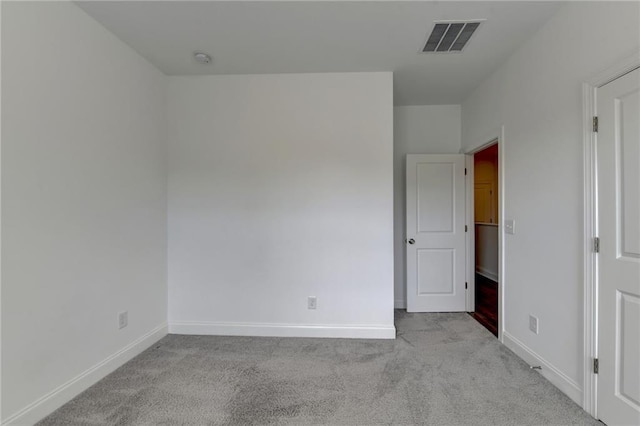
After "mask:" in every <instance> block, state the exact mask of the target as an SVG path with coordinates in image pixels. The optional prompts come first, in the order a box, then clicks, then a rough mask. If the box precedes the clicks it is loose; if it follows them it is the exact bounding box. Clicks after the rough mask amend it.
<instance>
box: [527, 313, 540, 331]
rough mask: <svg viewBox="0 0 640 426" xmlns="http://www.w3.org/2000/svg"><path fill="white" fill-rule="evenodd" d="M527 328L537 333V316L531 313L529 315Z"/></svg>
mask: <svg viewBox="0 0 640 426" xmlns="http://www.w3.org/2000/svg"><path fill="white" fill-rule="evenodd" d="M529 330H531V331H532V332H534V333H536V334H538V318H537V317H534V316H533V315H529Z"/></svg>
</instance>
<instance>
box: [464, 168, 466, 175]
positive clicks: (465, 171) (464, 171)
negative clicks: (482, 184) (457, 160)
mask: <svg viewBox="0 0 640 426" xmlns="http://www.w3.org/2000/svg"><path fill="white" fill-rule="evenodd" d="M464 175H465V176H466V175H467V168H466V167H465V168H464Z"/></svg>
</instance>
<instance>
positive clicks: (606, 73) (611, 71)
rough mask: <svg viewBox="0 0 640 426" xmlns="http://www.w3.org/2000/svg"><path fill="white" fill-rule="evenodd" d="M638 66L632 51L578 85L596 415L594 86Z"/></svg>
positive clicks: (588, 341)
mask: <svg viewBox="0 0 640 426" xmlns="http://www.w3.org/2000/svg"><path fill="white" fill-rule="evenodd" d="M639 67H640V53H638V52H637V51H633V52H631V53H630V54H628V55H627V56H626V57H625V58H624V59H623V60H621V61H620V62H618V63H616V64H614V65H613V66H610V67H609V68H606V69H605V70H603V71H602V72H600V73H598V74H596V75H595V76H593V77H592V78H591V79H589V80H587V81H585V82H584V83H583V84H582V106H583V107H582V111H583V126H582V133H583V162H584V172H583V175H584V176H583V178H584V183H583V190H584V198H583V199H584V209H583V210H584V216H583V221H584V233H583V259H584V260H583V271H584V284H583V314H584V317H583V321H584V322H583V324H584V329H583V334H584V337H583V344H584V348H583V383H584V385H583V391H582V408H583V409H584V410H585V411H586V412H587V413H589V414H590V415H591V416H593V417H594V418H596V419H597V418H598V376H597V374H594V372H593V360H594V359H595V358H597V357H598V285H599V283H598V257H597V254H596V253H595V252H594V250H593V241H594V238H595V237H597V236H598V197H597V190H598V186H597V183H598V182H597V178H598V176H597V163H596V160H597V158H596V145H597V135H598V134H597V133H596V132H594V131H593V117H595V116H597V101H596V99H597V91H598V88H600V87H602V86H604V85H605V84H607V83H610V82H611V81H613V80H615V79H617V78H618V77H622V76H623V75H625V74H627V73H629V72H631V71H633V70H635V69H636V68H639Z"/></svg>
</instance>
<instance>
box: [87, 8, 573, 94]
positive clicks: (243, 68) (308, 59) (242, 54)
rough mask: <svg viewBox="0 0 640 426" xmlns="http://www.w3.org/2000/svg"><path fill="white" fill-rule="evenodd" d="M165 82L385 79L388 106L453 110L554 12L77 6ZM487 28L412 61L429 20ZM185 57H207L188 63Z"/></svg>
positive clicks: (440, 9) (497, 9)
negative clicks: (458, 48) (171, 78)
mask: <svg viewBox="0 0 640 426" xmlns="http://www.w3.org/2000/svg"><path fill="white" fill-rule="evenodd" d="M78 4H79V6H80V7H81V8H82V9H84V10H85V11H86V12H87V13H88V14H89V15H91V16H93V17H94V18H95V19H96V20H97V21H99V22H100V23H101V24H102V25H104V26H105V27H106V28H107V29H109V30H110V31H111V32H113V33H114V34H116V35H117V36H118V37H119V38H120V39H122V40H123V41H124V42H125V43H127V44H129V45H130V46H132V47H133V48H134V49H135V50H137V51H138V52H139V53H140V54H141V55H142V56H144V57H145V58H147V59H148V60H149V61H150V62H151V63H153V64H154V65H156V66H157V67H158V68H159V69H160V70H161V71H163V72H164V73H165V74H168V75H188V74H262V73H304V72H358V71H393V72H394V92H395V93H394V96H395V104H396V105H427V104H455V103H460V102H462V101H463V100H464V98H465V97H466V96H467V95H468V94H469V93H470V92H471V91H472V90H473V89H474V88H475V87H476V86H477V85H478V84H480V83H481V82H482V81H483V80H484V79H485V78H487V77H488V76H489V74H490V73H491V72H492V71H493V70H494V69H495V68H496V67H497V66H499V65H500V64H501V63H502V62H504V61H505V60H506V58H507V57H508V55H509V54H510V53H511V52H513V51H514V50H515V49H516V48H517V47H518V46H519V45H520V44H521V43H523V42H524V41H525V40H526V39H527V38H528V37H530V36H531V35H532V34H533V33H535V31H536V30H537V29H538V28H540V27H541V26H542V25H543V24H544V22H546V20H547V19H549V18H550V17H551V15H552V14H553V13H554V12H555V11H556V10H557V9H558V7H559V6H560V4H561V3H559V2H553V3H551V2H540V1H531V2H524V1H512V2H505V1H498V2H484V1H471V2H454V1H439V2H436V1H434V2H430V1H408V2H403V1H367V2H349V1H284V2H275V1H253V2H249V1H116V2H114V1H83V2H78ZM477 18H482V19H487V21H486V22H484V23H483V24H482V25H481V26H480V28H479V29H478V31H477V32H476V34H475V35H474V36H473V38H472V39H471V41H470V42H469V44H468V45H467V47H466V48H465V50H464V51H463V52H462V53H449V54H424V53H419V52H420V51H421V49H422V47H423V46H424V43H425V41H426V38H427V35H428V33H429V32H430V31H431V29H432V26H433V21H435V20H467V19H477ZM195 50H200V51H204V52H207V53H209V54H211V55H212V56H213V62H212V63H211V64H209V65H201V64H198V63H196V62H195V60H194V59H193V57H192V54H193V52H194V51H195Z"/></svg>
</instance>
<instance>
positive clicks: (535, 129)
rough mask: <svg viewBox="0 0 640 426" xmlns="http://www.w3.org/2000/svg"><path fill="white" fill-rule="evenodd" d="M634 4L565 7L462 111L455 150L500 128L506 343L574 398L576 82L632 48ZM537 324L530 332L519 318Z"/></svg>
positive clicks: (579, 238)
mask: <svg viewBox="0 0 640 426" xmlns="http://www.w3.org/2000/svg"><path fill="white" fill-rule="evenodd" d="M639 8H640V4H639V3H637V2H633V3H631V2H629V3H614V2H575V3H573V2H572V3H570V4H568V5H566V6H564V7H563V8H562V9H561V10H560V11H559V12H558V13H557V15H556V16H554V17H553V18H552V19H551V20H550V21H549V22H548V23H547V24H546V25H545V26H544V27H543V28H542V29H541V30H540V31H539V33H538V34H537V35H535V36H534V37H533V38H532V39H531V40H530V41H528V42H527V43H526V44H525V45H524V46H523V47H521V48H520V49H519V50H518V51H517V52H516V53H515V54H514V55H513V56H512V57H511V58H510V59H509V60H508V61H507V62H506V63H505V64H504V65H502V66H501V67H500V68H499V69H498V71H496V72H495V73H494V74H493V75H492V76H491V77H490V78H489V79H488V80H487V81H486V82H484V83H483V84H482V85H481V86H480V87H479V88H478V89H477V90H476V91H475V92H474V93H473V94H472V95H471V96H470V97H469V98H468V99H467V100H466V101H465V102H464V103H463V106H462V123H463V147H464V148H465V149H472V148H474V147H477V146H479V145H481V144H484V143H485V142H488V139H489V138H491V137H493V136H495V135H494V134H493V133H494V131H493V130H492V129H495V128H497V127H499V126H500V125H504V126H505V140H504V145H503V146H501V150H502V149H503V151H502V152H501V155H504V156H505V163H506V170H505V176H504V179H505V184H506V195H505V198H504V203H505V210H506V216H505V219H514V220H515V221H516V234H515V235H507V236H506V241H505V275H506V277H505V278H506V281H505V286H506V289H505V306H506V311H505V321H506V323H505V343H507V344H509V345H510V346H511V347H512V348H514V349H515V350H516V351H519V352H520V353H524V352H526V351H528V352H529V354H530V355H532V356H535V357H537V359H538V360H540V359H542V360H543V361H545V367H543V370H542V373H543V374H545V375H547V377H550V378H551V379H552V380H553V381H554V383H556V384H557V385H558V386H560V387H561V388H562V389H563V390H564V391H565V392H567V393H568V394H569V395H570V396H572V397H573V398H574V399H577V400H580V399H581V392H582V373H583V372H582V365H583V363H582V356H583V355H582V350H583V349H582V348H583V346H582V340H583V339H582V333H583V330H582V297H583V296H582V288H583V270H582V268H583V266H582V265H583V263H582V262H583V259H582V244H583V223H582V217H583V211H582V207H583V204H582V203H583V200H582V193H583V167H582V161H583V149H582V97H581V96H582V94H581V93H582V92H581V90H582V89H581V83H582V82H583V81H586V80H588V79H590V78H592V77H593V76H594V75H595V74H597V73H598V72H600V71H602V70H603V69H606V68H608V67H609V66H611V65H613V64H614V63H615V62H617V61H619V60H621V59H623V58H624V57H625V56H627V55H629V54H630V53H631V52H632V51H637V50H638V49H639V48H640V46H639V40H640V37H639V36H640V33H639V31H640V30H639V28H640V10H639ZM529 314H533V315H535V316H537V317H538V318H539V330H540V333H539V334H538V335H536V334H534V333H532V332H530V331H529V329H528V317H529Z"/></svg>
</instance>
